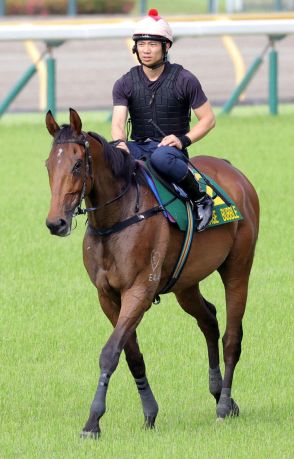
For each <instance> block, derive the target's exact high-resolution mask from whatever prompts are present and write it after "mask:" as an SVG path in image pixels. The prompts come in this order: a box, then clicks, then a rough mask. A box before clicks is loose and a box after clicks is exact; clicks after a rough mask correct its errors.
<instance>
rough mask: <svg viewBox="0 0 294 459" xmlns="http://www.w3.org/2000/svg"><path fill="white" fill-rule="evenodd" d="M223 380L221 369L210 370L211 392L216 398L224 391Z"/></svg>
mask: <svg viewBox="0 0 294 459" xmlns="http://www.w3.org/2000/svg"><path fill="white" fill-rule="evenodd" d="M222 384H223V379H222V375H221V371H220V368H219V367H216V368H209V392H210V393H211V394H212V395H214V396H216V395H219V394H220V393H221V391H222Z"/></svg>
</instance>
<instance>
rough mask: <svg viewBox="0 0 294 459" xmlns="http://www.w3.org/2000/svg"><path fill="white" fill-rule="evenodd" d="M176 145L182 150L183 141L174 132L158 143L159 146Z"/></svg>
mask: <svg viewBox="0 0 294 459" xmlns="http://www.w3.org/2000/svg"><path fill="white" fill-rule="evenodd" d="M167 146H169V147H176V148H178V149H179V150H182V147H183V146H182V142H181V141H180V139H179V138H178V137H177V136H175V135H174V134H171V135H167V136H165V137H163V139H162V141H161V142H160V143H159V144H158V145H157V147H167Z"/></svg>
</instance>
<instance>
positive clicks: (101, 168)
mask: <svg viewBox="0 0 294 459" xmlns="http://www.w3.org/2000/svg"><path fill="white" fill-rule="evenodd" d="M92 174H93V175H92V177H93V183H92V188H91V191H90V193H89V194H88V195H87V196H86V199H85V201H86V206H87V207H99V209H97V210H96V211H93V212H90V213H89V214H88V218H89V222H90V224H92V225H93V226H95V227H100V228H101V227H109V226H111V225H113V224H115V223H117V222H118V221H121V219H123V218H125V217H126V216H128V215H129V214H130V210H129V209H131V208H132V207H131V206H130V203H131V201H132V200H133V199H134V200H135V197H134V190H133V189H132V187H129V190H128V192H127V193H126V195H124V196H123V197H122V198H120V199H118V200H115V198H116V197H117V196H119V195H120V194H121V193H122V192H123V190H124V189H125V188H126V187H127V186H128V183H127V181H126V180H125V179H123V178H120V179H118V178H117V177H115V176H114V174H113V173H112V171H111V168H110V166H109V165H108V164H107V163H106V160H105V159H104V156H103V154H101V153H98V154H97V153H96V154H95V153H94V154H92ZM111 201H113V202H111ZM107 203H110V204H107Z"/></svg>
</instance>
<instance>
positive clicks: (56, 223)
mask: <svg viewBox="0 0 294 459" xmlns="http://www.w3.org/2000/svg"><path fill="white" fill-rule="evenodd" d="M46 226H47V228H49V230H50V232H51V234H59V233H60V232H62V231H63V230H65V228H66V227H67V223H66V221H65V220H64V219H63V218H58V219H56V220H48V218H47V220H46Z"/></svg>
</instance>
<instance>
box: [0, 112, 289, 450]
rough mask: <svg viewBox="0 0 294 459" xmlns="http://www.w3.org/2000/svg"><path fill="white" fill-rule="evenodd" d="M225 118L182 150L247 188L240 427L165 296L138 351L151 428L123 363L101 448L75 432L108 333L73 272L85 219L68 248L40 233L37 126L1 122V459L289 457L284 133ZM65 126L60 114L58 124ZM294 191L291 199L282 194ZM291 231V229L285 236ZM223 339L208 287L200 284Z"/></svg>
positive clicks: (100, 119)
mask: <svg viewBox="0 0 294 459" xmlns="http://www.w3.org/2000/svg"><path fill="white" fill-rule="evenodd" d="M281 113H282V114H281V115H280V116H278V117H275V118H273V117H270V116H267V115H265V114H264V112H263V111H254V110H242V109H240V110H235V111H234V114H233V115H232V116H229V117H219V118H218V121H217V127H216V129H215V130H214V132H212V133H211V134H209V136H208V137H207V138H206V139H204V140H202V141H201V142H200V143H199V144H197V145H194V146H193V148H191V151H190V153H191V155H193V154H212V155H215V156H220V157H224V158H227V159H229V160H230V161H231V162H233V163H234V165H236V166H237V167H239V168H240V169H241V170H242V171H243V172H244V173H245V174H246V175H247V176H248V177H249V178H250V180H251V181H252V182H253V183H254V185H255V186H256V189H257V191H258V193H259V196H260V201H261V229H260V238H259V241H258V246H257V251H256V259H255V263H254V267H253V272H252V276H251V284H250V291H249V299H248V306H247V311H246V314H245V319H244V339H243V353H242V357H241V361H240V362H239V364H238V366H237V370H236V373H235V379H234V387H233V396H234V398H235V399H236V401H237V402H238V404H239V406H240V410H241V415H240V417H239V418H238V419H229V420H226V421H225V422H224V423H221V424H220V423H216V421H215V404H214V401H213V399H212V397H211V396H210V394H209V392H208V364H207V356H206V346H205V342H204V338H203V336H202V334H201V333H200V331H199V330H198V329H197V327H196V325H195V323H194V321H193V320H192V319H191V318H190V317H189V316H188V315H186V314H185V313H184V312H182V310H181V309H180V307H179V306H177V304H176V302H175V301H174V299H173V296H172V295H166V296H164V297H162V301H161V304H160V305H159V306H153V307H152V309H151V310H150V311H149V312H148V313H147V314H146V317H145V318H144V319H143V321H142V323H141V325H140V327H139V330H138V335H139V340H140V344H141V349H142V351H143V354H144V357H145V362H146V366H147V371H148V376H149V380H150V383H151V385H152V387H153V391H154V393H155V396H156V397H157V400H158V403H159V408H160V411H159V415H158V418H157V429H156V430H155V431H153V432H145V431H143V430H142V429H141V426H142V423H143V414H142V412H141V406H140V401H139V397H138V395H137V390H136V387H135V384H134V382H133V380H132V377H131V375H130V374H129V372H128V369H127V366H126V363H125V359H124V356H122V358H121V361H120V365H119V367H118V369H117V371H116V373H115V374H114V375H113V377H112V379H111V383H110V387H109V391H108V400H107V408H108V411H107V413H106V415H105V416H104V418H103V420H102V422H101V428H102V437H101V440H99V441H97V442H95V441H84V440H81V439H80V438H79V431H80V429H81V428H82V427H83V424H84V422H85V421H86V419H87V416H88V410H89V407H90V403H91V401H92V398H93V395H94V391H95V390H96V384H97V378H98V356H99V353H100V350H101V348H102V346H103V345H104V344H105V342H106V340H107V338H108V336H109V334H110V333H111V327H110V324H109V323H108V321H107V319H106V318H105V317H104V315H103V313H102V312H101V310H100V308H99V305H98V302H97V299H96V292H95V289H94V288H93V286H92V285H91V284H90V281H89V280H88V278H87V275H86V273H85V270H84V268H83V265H82V257H81V245H82V237H83V232H84V220H83V218H80V219H79V220H78V227H77V229H76V230H75V231H74V232H73V234H72V235H71V237H69V238H65V239H62V238H60V239H59V238H56V237H52V236H50V235H49V232H48V230H47V229H46V227H45V225H44V222H45V218H46V215H47V212H48V208H49V187H48V183H47V172H46V170H45V167H44V160H45V159H46V158H47V156H48V153H49V149H50V144H51V139H50V137H49V135H48V134H47V131H46V129H45V125H44V120H43V117H40V116H36V115H22V116H19V115H14V116H13V115H7V116H5V117H4V118H3V119H2V120H1V122H0V146H1V149H0V151H1V181H0V189H1V222H0V229H1V232H0V234H1V258H0V260H1V269H0V286H1V290H0V295H1V296H0V298H1V320H0V339H1V351H0V352H1V371H0V400H1V405H0V406H1V427H0V457H1V459H2V458H5V459H8V458H9V459H10V458H28V459H29V458H50V459H51V458H83V457H87V458H112V459H122V458H125V459H132V458H136V459H141V458H144V459H145V458H150V457H152V458H158V459H161V458H167V459H168V458H181V459H182V458H185V459H186V458H188V459H190V458H191V459H194V458H201V459H202V458H248V457H254V458H289V459H290V458H293V457H294V442H293V438H294V419H293V412H294V396H293V374H294V360H293V337H292V333H293V322H294V321H293V310H292V309H293V308H292V306H293V264H292V260H293V249H292V247H293V242H292V241H291V235H292V234H293V209H292V199H293V178H292V177H293V140H294V138H293V121H294V108H293V107H288V108H287V109H285V110H284V109H282V110H281ZM58 119H59V121H60V122H61V123H62V122H67V121H68V115H67V114H64V115H62V116H59V118H58ZM105 119H106V116H104V115H103V114H102V115H99V114H97V115H95V114H85V115H84V116H83V120H84V128H85V130H96V131H97V132H99V133H100V134H103V135H105V136H106V137H107V138H109V133H110V125H109V123H107V122H106V121H105ZM291 192H292V196H291ZM291 225H292V227H291ZM202 290H203V292H204V294H205V296H206V297H207V298H208V299H209V300H210V301H212V302H214V303H215V304H216V306H217V310H218V317H219V322H220V328H221V333H222V334H223V332H224V324H225V304H224V292H223V289H222V286H221V282H220V280H219V278H218V276H217V275H216V274H215V275H212V276H211V277H210V278H209V279H207V280H206V281H205V282H203V287H202Z"/></svg>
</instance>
